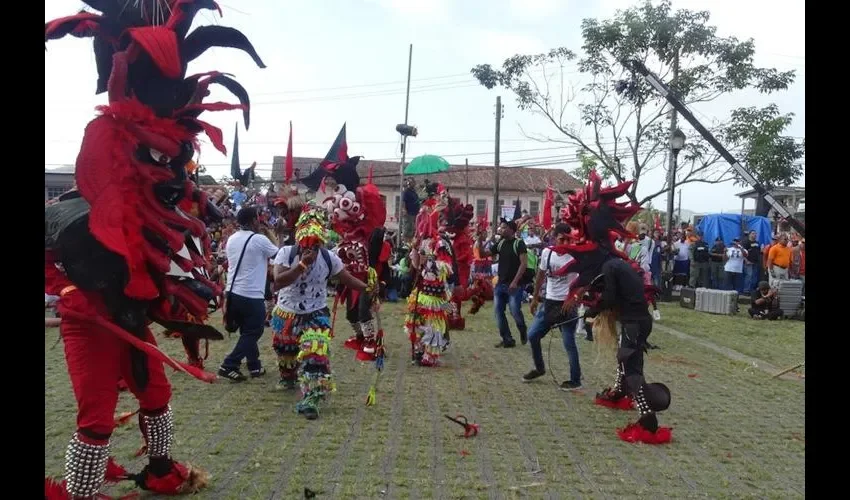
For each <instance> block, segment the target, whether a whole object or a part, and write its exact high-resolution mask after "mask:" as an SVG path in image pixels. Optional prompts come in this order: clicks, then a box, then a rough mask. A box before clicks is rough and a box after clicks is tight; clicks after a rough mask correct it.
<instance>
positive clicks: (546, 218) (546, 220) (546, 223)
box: [541, 179, 555, 231]
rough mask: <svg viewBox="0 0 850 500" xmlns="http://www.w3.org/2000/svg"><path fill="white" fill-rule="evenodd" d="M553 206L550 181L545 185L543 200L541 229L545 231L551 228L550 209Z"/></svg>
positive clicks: (553, 191)
mask: <svg viewBox="0 0 850 500" xmlns="http://www.w3.org/2000/svg"><path fill="white" fill-rule="evenodd" d="M554 205H555V190H554V189H553V188H552V179H549V181H548V182H547V184H546V197H545V198H544V199H543V218H542V221H541V222H542V223H543V228H544V229H546V230H547V231H548V230H549V229H551V228H552V207H553V206H554Z"/></svg>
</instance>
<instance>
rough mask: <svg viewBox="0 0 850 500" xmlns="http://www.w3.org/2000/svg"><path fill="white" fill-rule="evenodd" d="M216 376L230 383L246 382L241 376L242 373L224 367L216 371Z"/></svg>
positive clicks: (243, 376)
mask: <svg viewBox="0 0 850 500" xmlns="http://www.w3.org/2000/svg"><path fill="white" fill-rule="evenodd" d="M218 376H219V377H221V378H226V379H228V380H230V381H231V382H244V381H246V380H248V379H247V378H246V377H245V375H242V372H240V371H239V370H229V369H227V368H224V367H221V368H219V369H218Z"/></svg>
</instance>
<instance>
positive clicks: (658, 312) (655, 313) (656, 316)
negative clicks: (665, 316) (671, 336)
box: [652, 309, 661, 321]
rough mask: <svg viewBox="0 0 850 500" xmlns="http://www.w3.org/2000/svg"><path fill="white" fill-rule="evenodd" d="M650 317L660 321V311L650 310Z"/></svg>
mask: <svg viewBox="0 0 850 500" xmlns="http://www.w3.org/2000/svg"><path fill="white" fill-rule="evenodd" d="M652 319H654V320H655V321H661V311H659V310H658V309H656V310H654V311H652Z"/></svg>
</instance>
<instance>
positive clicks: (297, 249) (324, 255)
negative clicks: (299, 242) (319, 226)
mask: <svg viewBox="0 0 850 500" xmlns="http://www.w3.org/2000/svg"><path fill="white" fill-rule="evenodd" d="M293 248H295V251H294V252H293V251H292V250H290V251H289V263H288V266H289V267H292V263H293V262H295V257H296V256H298V255H301V247H299V246H296V245H293ZM319 252H320V253H321V254H322V259H324V261H325V264H326V265H327V266H328V276H327V278H325V279H326V280H327V279H330V277H331V269H333V266H332V265H331V253H330V251H328V249H327V248H325V247H322V248H320V249H319Z"/></svg>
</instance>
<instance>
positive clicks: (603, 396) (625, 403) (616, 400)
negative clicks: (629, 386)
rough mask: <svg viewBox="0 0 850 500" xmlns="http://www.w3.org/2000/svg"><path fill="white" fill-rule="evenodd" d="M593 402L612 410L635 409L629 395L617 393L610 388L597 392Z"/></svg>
mask: <svg viewBox="0 0 850 500" xmlns="http://www.w3.org/2000/svg"><path fill="white" fill-rule="evenodd" d="M594 403H596V404H598V405H599V406H604V407H606V408H611V409H614V410H625V411H631V410H634V409H635V407H634V401H632V398H631V396H627V395H625V394H622V393H620V394H617V393H615V392H614V391H612V390H611V389H610V388H608V389H605V390H604V391H602V392H600V393H598V394H597V395H596V399H595V400H594Z"/></svg>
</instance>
